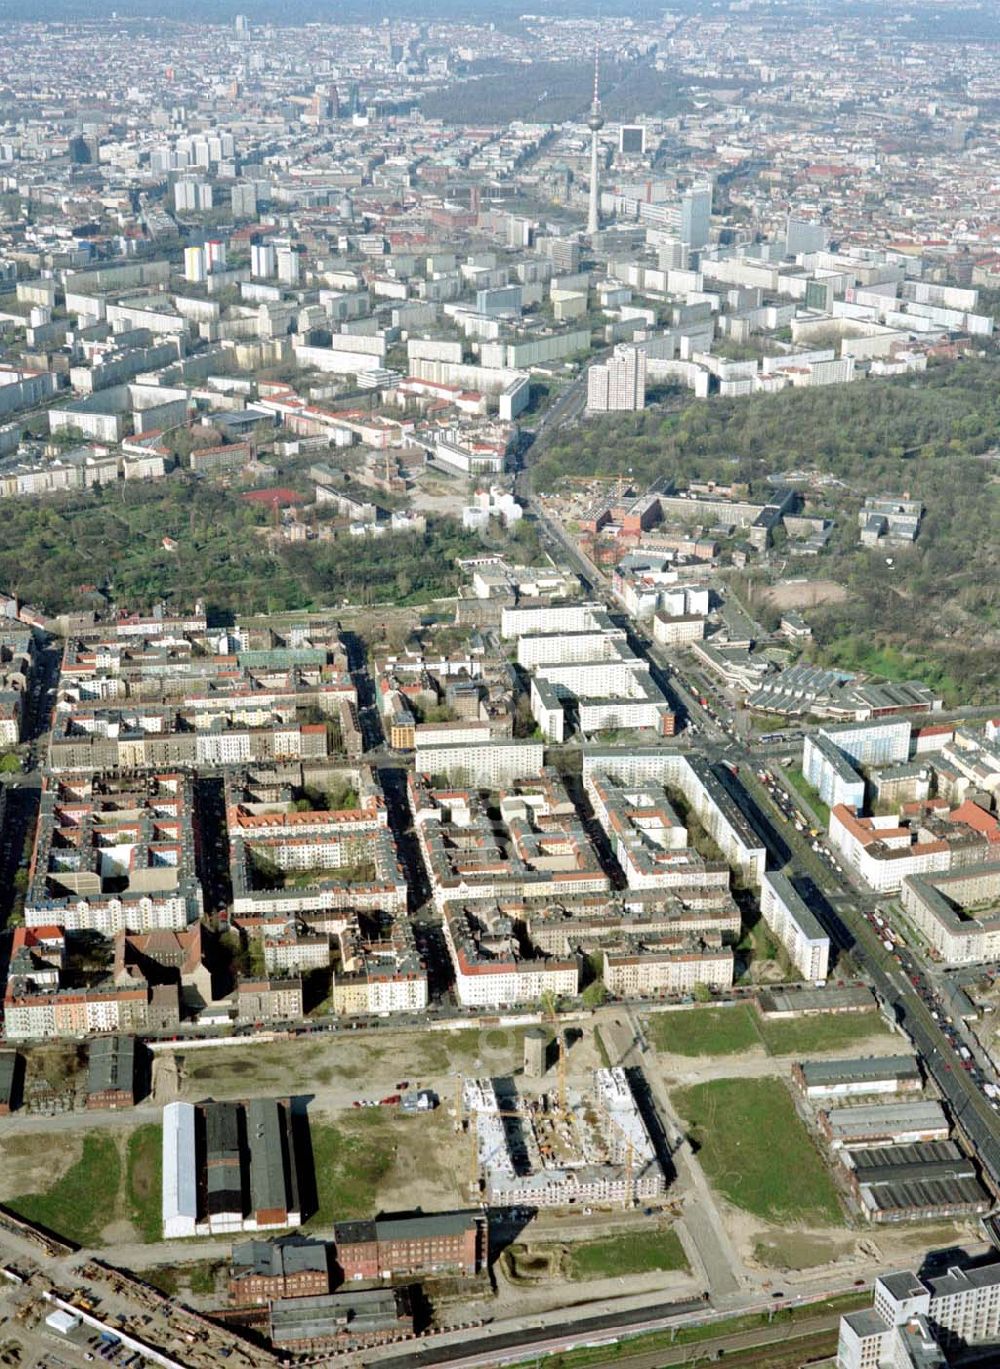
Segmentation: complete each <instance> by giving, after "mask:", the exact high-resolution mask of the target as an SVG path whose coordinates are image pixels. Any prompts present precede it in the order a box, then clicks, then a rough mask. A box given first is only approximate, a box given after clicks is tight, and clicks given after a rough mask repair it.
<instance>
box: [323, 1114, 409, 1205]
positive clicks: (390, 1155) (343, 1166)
mask: <svg viewBox="0 0 1000 1369" xmlns="http://www.w3.org/2000/svg"><path fill="white" fill-rule="evenodd" d="M385 1132H386V1127H385V1124H384V1118H383V1117H382V1116H381V1114H380V1112H379V1111H378V1110H375V1109H373V1110H372V1111H360V1112H359V1113H358V1114H357V1117H351V1118H350V1121H349V1122H347V1123H344V1124H341V1125H339V1126H334V1125H332V1123H329V1122H312V1123H311V1124H310V1135H311V1138H312V1153H313V1165H314V1166H315V1170H316V1197H317V1202H318V1207H317V1210H316V1212H315V1213H314V1215H313V1217H312V1220H313V1221H314V1222H315V1223H316V1224H317V1225H321V1226H329V1225H330V1224H331V1223H332V1222H334V1221H341V1220H343V1219H345V1218H348V1217H370V1216H371V1215H372V1213H373V1212H374V1211H375V1209H376V1208H377V1206H378V1202H377V1196H378V1187H379V1184H380V1182H381V1181H382V1180H383V1179H384V1178H385V1177H386V1175H387V1174H388V1173H389V1171H390V1170H391V1169H392V1166H393V1163H394V1148H393V1146H392V1145H391V1143H390V1141H389V1139H388V1137H387V1136H386V1134H385ZM380 1133H381V1134H380Z"/></svg>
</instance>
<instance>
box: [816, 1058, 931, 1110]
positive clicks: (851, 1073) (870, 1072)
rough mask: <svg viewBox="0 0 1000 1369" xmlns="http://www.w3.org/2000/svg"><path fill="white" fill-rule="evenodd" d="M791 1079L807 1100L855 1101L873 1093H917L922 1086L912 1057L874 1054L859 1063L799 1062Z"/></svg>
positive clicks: (840, 1061)
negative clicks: (838, 1099)
mask: <svg viewBox="0 0 1000 1369" xmlns="http://www.w3.org/2000/svg"><path fill="white" fill-rule="evenodd" d="M792 1079H793V1080H794V1081H795V1083H796V1085H797V1086H798V1088H799V1089H800V1090H801V1091H802V1093H804V1094H805V1096H806V1097H807V1098H809V1099H810V1100H813V1099H819V1098H858V1097H864V1096H866V1095H870V1094H874V1093H914V1092H916V1093H919V1092H920V1090H921V1089H922V1088H923V1086H924V1081H923V1078H922V1076H921V1074H920V1066H919V1064H918V1063H917V1057H916V1056H915V1055H873V1056H866V1057H865V1058H864V1059H861V1060H802V1061H800V1062H798V1063H796V1064H794V1065H793V1066H792Z"/></svg>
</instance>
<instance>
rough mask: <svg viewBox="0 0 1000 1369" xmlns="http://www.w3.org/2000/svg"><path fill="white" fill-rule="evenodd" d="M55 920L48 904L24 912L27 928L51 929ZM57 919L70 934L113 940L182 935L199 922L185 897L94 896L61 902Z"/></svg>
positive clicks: (34, 905) (31, 907)
mask: <svg viewBox="0 0 1000 1369" xmlns="http://www.w3.org/2000/svg"><path fill="white" fill-rule="evenodd" d="M53 916H54V914H53V909H52V907H51V906H50V905H49V904H48V903H44V902H39V903H37V904H31V903H29V904H28V905H27V906H26V907H25V910H24V922H25V926H27V927H45V926H49V925H50V924H51V923H52V920H53ZM58 916H59V924H60V926H62V927H65V929H66V931H67V932H100V934H101V936H108V937H111V936H114V935H115V933H116V932H161V931H171V932H182V931H183V930H184V929H185V927H187V926H188V924H189V923H191V922H193V921H196V920H197V917H198V913H197V911H196V910H195V909H194V908H193V907H192V906H191V902H190V900H189V899H188V898H186V897H184V896H176V897H175V896H171V895H164V896H162V897H154V896H151V895H143V896H142V897H140V898H130V899H128V900H127V901H125V900H123V899H120V898H116V897H115V896H114V895H110V896H109V895H100V894H95V895H94V896H93V897H92V898H79V899H74V900H72V901H70V900H69V899H66V900H61V901H60V903H59V910H58Z"/></svg>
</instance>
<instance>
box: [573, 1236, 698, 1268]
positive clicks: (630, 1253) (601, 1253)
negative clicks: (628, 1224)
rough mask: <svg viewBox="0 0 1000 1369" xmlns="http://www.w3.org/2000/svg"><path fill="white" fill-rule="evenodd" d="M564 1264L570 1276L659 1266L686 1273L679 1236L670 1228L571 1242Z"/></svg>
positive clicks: (685, 1263)
mask: <svg viewBox="0 0 1000 1369" xmlns="http://www.w3.org/2000/svg"><path fill="white" fill-rule="evenodd" d="M567 1266H568V1271H567V1272H568V1274H569V1277H570V1278H571V1279H610V1278H615V1277H617V1276H619V1275H627V1274H649V1273H651V1272H653V1271H655V1270H661V1269H662V1270H671V1269H678V1270H683V1271H684V1272H687V1270H688V1267H689V1266H688V1262H687V1258H686V1256H685V1254H684V1247H683V1246H682V1245H681V1243H680V1238H679V1237H678V1235H677V1232H676V1231H674V1230H673V1229H672V1228H671V1227H661V1228H654V1229H653V1230H652V1231H629V1232H624V1233H623V1234H622V1235H620V1236H608V1237H607V1238H606V1239H605V1240H602V1241H582V1242H580V1243H579V1244H578V1243H576V1242H574V1243H573V1244H572V1245H571V1246H570V1247H569V1254H568V1259H567Z"/></svg>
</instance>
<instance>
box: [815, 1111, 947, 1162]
mask: <svg viewBox="0 0 1000 1369" xmlns="http://www.w3.org/2000/svg"><path fill="white" fill-rule="evenodd" d="M819 1127H820V1130H821V1131H822V1133H823V1134H824V1136H825V1137H826V1138H827V1140H828V1141H829V1142H830V1144H831V1145H832V1146H833V1147H834V1149H835V1150H840V1149H841V1148H842V1147H849V1148H850V1147H855V1146H895V1145H908V1144H912V1143H913V1142H916V1141H946V1140H947V1139H948V1134H949V1131H950V1127H949V1126H948V1119H947V1117H946V1116H945V1114H944V1108H942V1106H941V1104H940V1103H936V1102H933V1101H932V1100H930V1099H921V1100H920V1101H917V1102H899V1103H873V1104H871V1105H863V1106H861V1107H853V1108H828V1109H824V1110H823V1111H822V1112H821V1113H820V1114H819Z"/></svg>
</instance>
